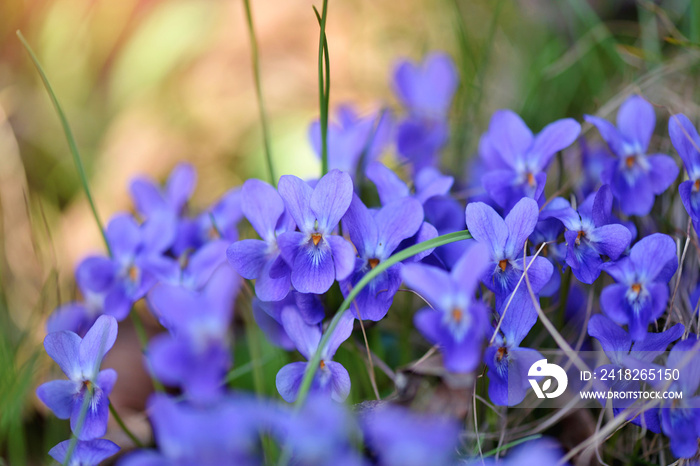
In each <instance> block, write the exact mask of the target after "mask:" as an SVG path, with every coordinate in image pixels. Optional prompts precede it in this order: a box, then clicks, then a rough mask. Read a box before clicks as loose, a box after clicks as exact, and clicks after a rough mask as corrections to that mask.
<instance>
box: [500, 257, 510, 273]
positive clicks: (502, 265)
mask: <svg viewBox="0 0 700 466" xmlns="http://www.w3.org/2000/svg"><path fill="white" fill-rule="evenodd" d="M498 266H499V267H500V268H501V272H505V271H506V267H508V261H507V260H506V259H501V260H500V261H498Z"/></svg>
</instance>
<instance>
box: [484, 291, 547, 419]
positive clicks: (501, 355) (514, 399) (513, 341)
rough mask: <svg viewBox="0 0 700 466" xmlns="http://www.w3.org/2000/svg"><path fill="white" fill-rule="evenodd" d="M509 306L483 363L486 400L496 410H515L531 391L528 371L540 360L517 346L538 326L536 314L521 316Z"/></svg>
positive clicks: (532, 351)
mask: <svg viewBox="0 0 700 466" xmlns="http://www.w3.org/2000/svg"><path fill="white" fill-rule="evenodd" d="M514 304H515V303H511V305H510V306H509V308H508V309H507V311H506V312H505V314H503V317H502V320H501V327H500V330H499V333H497V334H496V338H495V339H494V341H493V343H492V344H491V345H490V346H489V347H488V348H486V351H485V353H484V361H485V362H486V365H487V366H488V368H489V371H488V376H489V398H490V399H491V402H493V403H494V404H496V405H499V406H515V405H517V404H518V403H520V402H521V401H523V399H525V395H527V393H528V391H530V390H531V388H530V382H529V381H528V371H529V370H530V366H532V365H533V364H534V363H535V362H536V361H539V360H540V359H542V358H543V356H542V355H541V354H540V353H539V352H538V351H536V350H534V349H530V348H521V347H520V343H521V342H522V341H523V339H524V338H525V337H526V336H527V334H528V332H529V331H530V329H531V328H532V327H533V325H535V322H537V313H533V312H522V311H521V309H520V308H519V307H517V306H515V305H514Z"/></svg>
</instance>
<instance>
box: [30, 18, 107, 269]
mask: <svg viewBox="0 0 700 466" xmlns="http://www.w3.org/2000/svg"><path fill="white" fill-rule="evenodd" d="M17 37H19V40H20V42H22V45H23V46H24V48H25V49H26V50H27V52H28V53H29V56H30V57H31V59H32V61H33V62H34V66H35V67H36V69H37V71H38V72H39V76H41V80H42V81H43V83H44V87H45V88H46V91H47V92H48V93H49V97H50V98H51V102H52V103H53V106H54V108H55V109H56V113H57V114H58V118H59V120H61V126H62V127H63V133H64V134H65V135H66V140H67V141H68V147H69V148H70V151H71V154H72V155H73V162H74V163H75V168H76V169H77V170H78V175H79V177H80V182H81V183H82V185H83V190H84V191H85V195H86V196H87V199H88V202H89V203H90V209H91V210H92V215H93V217H94V218H95V222H96V223H97V226H98V228H99V229H100V233H102V239H103V240H104V242H105V246H106V247H107V252H108V253H109V255H110V256H111V255H112V249H111V248H110V246H109V241H107V235H106V234H105V229H104V225H103V224H102V221H101V220H100V216H99V214H98V213H97V208H96V207H95V201H94V200H93V199H92V194H91V193H90V186H89V185H88V181H87V175H86V174H85V167H84V166H83V161H82V159H81V158H80V152H79V151H78V145H77V144H76V142H75V137H74V136H73V131H72V130H71V128H70V125H69V124H68V118H66V115H65V113H63V108H62V107H61V104H59V102H58V98H57V97H56V94H55V93H54V91H53V88H52V87H51V83H49V79H48V78H47V77H46V73H44V69H43V68H42V67H41V63H39V59H38V58H37V57H36V55H35V54H34V51H33V50H32V48H31V47H30V46H29V43H28V42H27V40H26V39H25V38H24V36H23V35H22V33H21V32H20V31H17Z"/></svg>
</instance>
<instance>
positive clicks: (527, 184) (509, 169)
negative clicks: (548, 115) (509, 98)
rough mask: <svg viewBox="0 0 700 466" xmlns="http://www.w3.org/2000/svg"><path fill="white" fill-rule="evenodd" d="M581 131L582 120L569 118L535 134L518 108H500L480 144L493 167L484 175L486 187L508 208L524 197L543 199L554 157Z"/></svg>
mask: <svg viewBox="0 0 700 466" xmlns="http://www.w3.org/2000/svg"><path fill="white" fill-rule="evenodd" d="M580 132H581V125H580V124H578V122H576V121H575V120H573V119H571V118H565V119H563V120H557V121H555V122H553V123H550V124H549V125H547V126H545V127H544V129H542V131H541V132H540V133H539V134H537V135H536V136H535V135H533V134H532V131H530V129H529V128H528V127H527V125H526V124H525V122H523V120H522V119H521V118H520V117H519V116H518V115H517V114H516V113H515V112H513V111H511V110H499V111H497V112H496V113H494V114H493V117H491V123H490V124H489V130H488V133H487V135H486V136H485V137H482V141H481V144H480V152H481V155H482V157H487V158H488V159H489V160H488V165H489V166H490V167H493V168H491V169H490V170H489V171H487V172H486V174H484V176H483V177H482V179H481V182H482V184H483V186H484V189H485V190H486V192H487V193H488V194H489V196H491V198H492V199H493V200H494V201H495V202H496V203H497V204H498V205H500V206H501V207H503V208H504V209H506V211H508V210H510V209H511V208H512V207H513V205H515V203H516V202H518V201H519V200H520V199H521V198H523V197H529V198H531V199H535V200H539V198H540V196H542V195H543V193H544V185H545V181H546V179H547V175H546V170H547V167H548V166H549V163H550V162H551V160H552V157H553V156H554V154H556V153H557V152H559V151H560V150H562V149H565V148H566V147H568V146H570V145H571V144H572V143H573V142H574V141H575V140H576V138H577V137H578V135H579V133H580Z"/></svg>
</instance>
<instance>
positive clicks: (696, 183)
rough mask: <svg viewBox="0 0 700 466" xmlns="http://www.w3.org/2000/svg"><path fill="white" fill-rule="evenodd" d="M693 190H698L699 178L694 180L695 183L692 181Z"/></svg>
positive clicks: (699, 185) (699, 186)
mask: <svg viewBox="0 0 700 466" xmlns="http://www.w3.org/2000/svg"><path fill="white" fill-rule="evenodd" d="M693 191H700V178H698V179H697V180H695V183H693Z"/></svg>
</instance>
